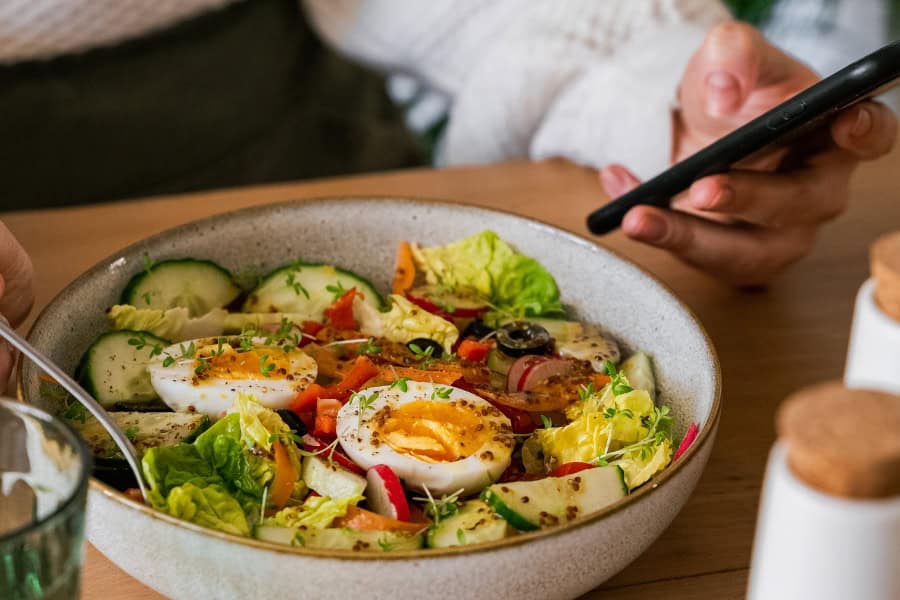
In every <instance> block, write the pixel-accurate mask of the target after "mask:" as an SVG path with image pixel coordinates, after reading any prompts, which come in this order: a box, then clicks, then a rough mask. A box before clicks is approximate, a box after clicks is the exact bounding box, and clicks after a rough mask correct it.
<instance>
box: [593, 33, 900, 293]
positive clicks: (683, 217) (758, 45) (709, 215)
mask: <svg viewBox="0 0 900 600" xmlns="http://www.w3.org/2000/svg"><path fill="white" fill-rule="evenodd" d="M817 80H818V77H817V76H816V75H815V74H814V73H813V72H812V71H810V70H809V69H808V68H806V67H805V66H803V65H802V64H801V63H799V62H798V61H797V60H795V59H793V58H791V57H790V56H788V55H786V54H784V53H783V52H781V51H780V50H778V49H777V48H775V47H774V46H772V45H771V44H769V43H768V42H766V40H765V39H764V38H763V37H762V35H761V34H760V33H759V32H758V31H757V30H756V29H754V28H753V27H750V26H749V25H744V24H741V23H737V22H729V23H724V24H721V25H719V26H717V27H716V28H714V29H713V30H712V31H711V32H710V33H709V35H708V36H707V38H706V40H705V42H704V43H703V46H701V48H700V49H699V50H698V51H697V52H696V53H695V54H694V56H693V57H692V59H691V61H690V62H689V64H688V66H687V68H686V70H685V73H684V76H683V77H682V80H681V86H680V88H679V100H680V105H681V108H680V110H679V111H678V112H677V113H676V116H675V123H674V144H673V146H674V147H673V149H672V160H673V161H678V160H681V159H682V158H685V157H687V156H689V155H691V154H693V153H694V152H696V151H697V150H699V149H700V148H703V147H704V146H706V145H708V144H710V143H711V142H713V141H715V140H716V139H718V138H719V137H721V136H723V135H724V134H726V133H728V132H730V131H732V130H733V129H736V128H737V127H738V126H740V125H742V124H744V123H746V122H747V121H749V120H751V119H753V118H755V117H757V116H759V115H760V114H762V113H763V112H765V111H767V110H769V109H770V108H772V107H774V106H776V105H778V104H780V103H781V102H783V101H784V100H786V99H788V98H790V97H791V96H793V95H795V94H796V93H797V92H799V91H801V90H803V89H804V88H806V87H808V86H809V85H811V84H813V83H815V82H816V81H817ZM896 133H897V120H896V118H895V117H894V115H893V113H892V112H891V111H890V110H889V109H888V108H887V107H885V106H883V105H881V104H879V103H877V102H862V103H860V104H857V105H856V106H853V107H850V108H848V109H846V110H844V111H843V112H842V113H841V114H840V115H838V116H837V118H835V120H834V121H833V122H832V124H831V126H830V131H828V132H827V134H829V135H827V136H823V138H824V139H822V140H820V141H821V142H824V143H822V144H820V145H819V146H818V147H816V148H810V147H804V148H799V147H796V148H792V149H791V150H790V151H779V152H777V153H772V154H770V155H769V156H766V157H764V158H763V159H762V160H757V161H756V162H755V163H753V164H741V165H738V168H736V169H733V170H732V171H730V172H729V173H727V174H723V175H713V176H710V177H706V178H704V179H700V180H699V181H697V182H695V183H694V184H693V185H692V186H691V188H690V190H688V191H687V192H686V193H684V194H681V195H680V196H679V197H678V198H676V199H675V201H674V202H673V208H675V209H676V210H664V209H659V208H654V207H649V206H638V207H635V208H633V209H631V210H630V211H629V212H628V214H626V215H625V219H624V221H623V223H622V230H623V231H624V232H625V234H626V235H628V236H629V237H631V238H633V239H635V240H638V241H641V242H644V243H647V244H650V245H652V246H656V247H658V248H662V249H665V250H668V251H670V252H672V253H673V254H674V255H676V256H678V257H679V258H681V259H682V260H684V261H685V262H687V263H689V264H691V265H694V266H696V267H699V268H701V269H703V270H705V271H707V272H709V273H711V274H713V275H715V276H718V277H720V278H722V279H724V280H726V281H728V282H730V283H733V284H735V285H740V286H748V285H759V284H763V283H766V282H767V281H769V280H770V279H771V278H772V277H774V276H775V275H777V274H778V273H779V272H781V271H782V270H783V269H784V268H785V267H787V266H788V265H790V264H791V263H793V262H794V261H796V260H797V259H799V258H800V257H802V256H803V255H805V254H806V253H808V252H809V251H810V250H811V249H812V246H813V243H814V242H815V236H816V231H817V229H818V227H819V226H820V225H821V224H822V223H824V222H826V221H828V220H830V219H833V218H835V217H837V216H838V215H840V214H841V213H842V212H843V211H844V210H845V208H846V206H847V199H848V195H849V192H848V189H849V185H848V184H849V180H850V175H851V174H852V172H853V170H854V169H855V167H856V166H857V164H858V163H859V161H861V160H870V159H873V158H877V157H879V156H882V155H884V154H886V153H887V152H889V151H890V149H891V147H892V146H893V143H894V139H895V137H896ZM806 146H809V144H806ZM601 180H602V182H603V185H604V187H605V188H606V191H607V193H608V194H609V195H610V196H612V197H616V196H620V195H622V194H624V193H625V192H627V191H629V190H631V189H633V188H634V187H635V186H637V185H638V184H639V181H638V179H637V178H636V177H635V176H634V175H632V174H631V173H630V172H629V171H627V169H625V168H624V167H622V166H620V165H612V166H609V167H606V168H605V169H603V170H602V171H601Z"/></svg>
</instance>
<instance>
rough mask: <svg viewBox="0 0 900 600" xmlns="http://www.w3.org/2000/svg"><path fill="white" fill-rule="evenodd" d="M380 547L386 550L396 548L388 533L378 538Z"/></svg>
mask: <svg viewBox="0 0 900 600" xmlns="http://www.w3.org/2000/svg"><path fill="white" fill-rule="evenodd" d="M378 547H379V548H381V549H382V550H384V551H385V552H390V551H391V550H393V549H394V544H392V543H391V542H390V540H388V537H387V534H384V535H383V536H382V537H380V538H378Z"/></svg>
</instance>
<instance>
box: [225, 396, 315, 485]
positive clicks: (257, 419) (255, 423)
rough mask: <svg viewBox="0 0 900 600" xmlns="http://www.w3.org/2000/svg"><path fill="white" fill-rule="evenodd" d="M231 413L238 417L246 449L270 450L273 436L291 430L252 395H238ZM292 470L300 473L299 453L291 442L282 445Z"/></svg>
mask: <svg viewBox="0 0 900 600" xmlns="http://www.w3.org/2000/svg"><path fill="white" fill-rule="evenodd" d="M229 412H231V413H237V414H238V415H239V416H240V425H241V441H242V442H244V445H246V446H247V447H248V448H249V447H253V446H256V447H258V448H260V449H262V450H265V451H266V452H269V451H271V450H272V441H273V435H274V436H276V437H278V436H280V435H283V434H288V433H290V432H291V428H290V427H289V426H288V424H287V423H285V422H284V420H283V419H282V418H281V417H280V416H279V415H278V413H277V412H275V411H274V410H272V409H270V408H266V407H265V406H263V405H262V404H260V403H259V401H258V400H257V399H256V396H254V395H253V394H238V395H237V397H236V398H235V399H234V405H233V406H232V408H231V411H229ZM283 446H284V448H285V450H286V451H287V454H288V457H289V458H290V459H291V462H292V463H293V465H294V469H296V471H297V472H298V473H299V472H300V452H299V451H298V450H297V446H296V444H294V443H292V442H288V443H284V444H283Z"/></svg>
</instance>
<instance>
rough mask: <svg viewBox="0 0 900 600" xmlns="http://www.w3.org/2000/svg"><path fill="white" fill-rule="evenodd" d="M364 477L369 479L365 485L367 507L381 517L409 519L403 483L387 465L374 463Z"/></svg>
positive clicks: (400, 519)
mask: <svg viewBox="0 0 900 600" xmlns="http://www.w3.org/2000/svg"><path fill="white" fill-rule="evenodd" d="M366 479H367V480H368V481H369V485H368V486H367V487H366V499H367V500H368V501H369V508H371V509H372V510H373V511H375V512H376V513H378V514H379V515H381V516H382V517H388V518H391V519H397V520H398V521H409V504H408V503H407V502H406V494H404V493H403V485H401V483H400V479H398V478H397V475H395V474H394V471H392V470H391V468H390V467H389V466H387V465H375V466H374V467H372V468H371V469H369V472H368V473H366Z"/></svg>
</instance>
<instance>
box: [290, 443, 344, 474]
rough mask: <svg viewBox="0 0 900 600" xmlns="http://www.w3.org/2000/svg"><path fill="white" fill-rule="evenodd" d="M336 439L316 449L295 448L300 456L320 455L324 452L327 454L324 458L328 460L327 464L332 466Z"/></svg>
mask: <svg viewBox="0 0 900 600" xmlns="http://www.w3.org/2000/svg"><path fill="white" fill-rule="evenodd" d="M337 445H338V440H337V439H335V440H334V441H333V442H331V443H330V444H328V445H327V446H325V447H324V448H319V449H318V450H297V452H298V453H299V454H300V456H316V457H320V456H323V455H325V454H328V457H327V458H326V459H325V460H327V461H328V466H330V467H333V466H334V453H335V451H336V450H337Z"/></svg>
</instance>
